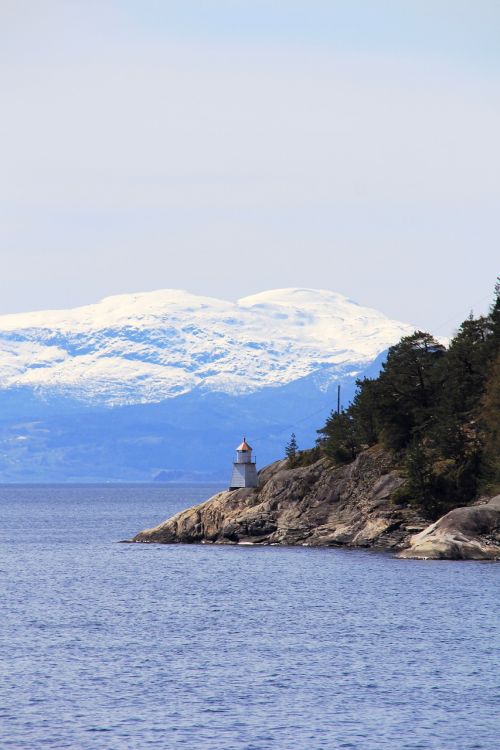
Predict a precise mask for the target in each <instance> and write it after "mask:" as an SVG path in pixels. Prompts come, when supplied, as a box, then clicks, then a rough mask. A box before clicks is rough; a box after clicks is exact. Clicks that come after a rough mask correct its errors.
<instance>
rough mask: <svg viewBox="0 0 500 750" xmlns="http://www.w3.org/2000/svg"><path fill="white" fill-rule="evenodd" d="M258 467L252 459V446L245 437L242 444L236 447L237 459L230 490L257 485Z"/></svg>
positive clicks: (234, 463) (234, 464)
mask: <svg viewBox="0 0 500 750" xmlns="http://www.w3.org/2000/svg"><path fill="white" fill-rule="evenodd" d="M257 485H258V479H257V468H256V465H255V461H253V460H252V448H251V447H250V446H249V445H248V443H247V439H246V438H243V442H242V443H241V445H238V447H237V448H236V459H235V460H234V462H233V473H232V475H231V486H230V487H229V489H230V490H237V489H240V488H242V487H257Z"/></svg>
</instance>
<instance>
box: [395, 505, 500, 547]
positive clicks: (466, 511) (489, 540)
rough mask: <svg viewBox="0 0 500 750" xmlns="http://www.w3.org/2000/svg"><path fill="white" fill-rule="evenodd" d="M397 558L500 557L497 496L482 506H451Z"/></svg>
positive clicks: (413, 539)
mask: <svg viewBox="0 0 500 750" xmlns="http://www.w3.org/2000/svg"><path fill="white" fill-rule="evenodd" d="M398 556H399V557H406V558H414V559H433V560H500V495H497V496H496V497H494V498H492V499H491V500H489V502H487V503H484V504H483V505H471V506H467V507H465V508H455V510H452V511H450V512H449V513H447V514H446V515H445V516H443V517H442V518H440V519H439V520H438V521H436V522H435V523H433V524H431V525H430V526H428V527H427V528H426V529H424V530H423V531H421V532H420V533H419V534H416V535H414V536H412V537H411V539H410V546H409V548H408V549H405V550H403V551H402V552H400V553H399V555H398Z"/></svg>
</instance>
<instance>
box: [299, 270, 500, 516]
mask: <svg viewBox="0 0 500 750" xmlns="http://www.w3.org/2000/svg"><path fill="white" fill-rule="evenodd" d="M318 433H319V439H318V446H317V450H318V449H319V451H320V452H321V454H322V455H327V456H329V457H330V458H331V459H332V460H333V461H334V462H335V463H337V464H342V463H348V462H350V461H353V460H354V459H355V458H356V456H357V455H358V453H359V452H360V451H361V450H364V449H366V448H368V447H370V446H373V445H375V444H381V445H383V446H385V447H386V448H387V449H389V450H391V451H393V453H394V456H395V460H396V461H397V462H398V463H399V465H400V467H401V469H402V471H403V473H404V474H405V475H406V478H407V482H406V484H405V486H404V488H403V489H402V490H401V491H400V492H399V495H398V497H397V498H396V501H397V502H400V503H402V504H404V503H415V504H417V505H419V506H420V507H421V508H422V510H423V511H424V512H425V513H426V514H427V515H428V516H429V517H430V518H435V517H437V516H438V515H440V514H442V513H443V512H446V511H448V510H450V509H451V508H453V507H457V506H460V505H463V504H465V503H469V502H471V501H472V500H473V499H474V498H476V497H477V496H478V495H479V494H480V493H482V492H484V493H491V492H494V491H500V278H499V279H498V280H497V284H496V287H495V298H494V302H493V305H492V306H491V309H490V312H489V314H488V315H484V316H480V317H474V316H473V315H472V314H471V315H470V316H469V317H468V318H467V320H465V321H464V322H463V323H462V325H461V326H460V328H459V329H458V331H457V333H456V335H455V336H454V337H453V339H452V340H451V341H450V344H449V346H448V347H445V346H443V345H442V344H441V343H440V342H439V341H437V340H436V339H435V338H434V337H433V336H432V335H431V334H429V333H426V332H423V331H416V332H415V333H413V334H412V335H411V336H405V337H403V338H402V339H401V341H400V342H399V343H398V344H396V345H395V346H393V347H391V348H390V349H389V352H388V356H387V360H386V362H385V364H384V365H383V366H382V370H381V372H380V374H379V376H378V377H377V378H373V379H371V378H365V379H363V380H358V381H357V391H356V394H355V397H354V399H353V401H352V403H351V404H350V406H349V407H348V408H347V409H345V410H342V411H340V413H338V412H332V413H331V414H330V416H329V417H328V419H327V420H326V423H325V424H324V425H323V427H322V428H321V429H320V430H318ZM296 461H297V459H296V457H295V453H294V462H296Z"/></svg>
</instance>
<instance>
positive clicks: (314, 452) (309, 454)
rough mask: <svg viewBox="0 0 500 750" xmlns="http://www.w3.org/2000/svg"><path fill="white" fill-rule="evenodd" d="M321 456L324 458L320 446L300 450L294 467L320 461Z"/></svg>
mask: <svg viewBox="0 0 500 750" xmlns="http://www.w3.org/2000/svg"><path fill="white" fill-rule="evenodd" d="M320 458H322V453H321V449H320V447H319V446H315V447H314V448H309V449H308V450H305V451H298V453H297V455H296V456H295V459H294V468H297V467H298V466H310V465H311V464H315V463H316V461H319V459H320Z"/></svg>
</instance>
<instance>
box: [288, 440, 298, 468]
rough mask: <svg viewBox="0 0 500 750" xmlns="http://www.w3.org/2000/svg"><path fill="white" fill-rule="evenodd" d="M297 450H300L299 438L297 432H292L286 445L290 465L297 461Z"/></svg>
mask: <svg viewBox="0 0 500 750" xmlns="http://www.w3.org/2000/svg"><path fill="white" fill-rule="evenodd" d="M297 451H298V445H297V438H296V437H295V433H294V432H292V434H291V436H290V440H289V441H288V443H287V445H286V447H285V455H286V457H287V458H288V463H289V465H290V466H293V464H294V463H295V459H296V457H297Z"/></svg>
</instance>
